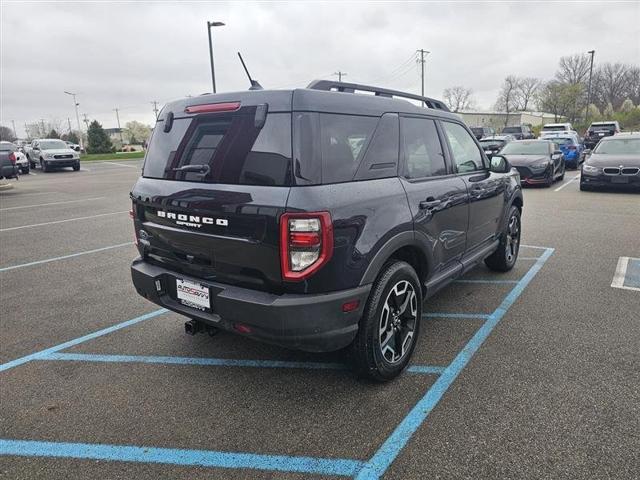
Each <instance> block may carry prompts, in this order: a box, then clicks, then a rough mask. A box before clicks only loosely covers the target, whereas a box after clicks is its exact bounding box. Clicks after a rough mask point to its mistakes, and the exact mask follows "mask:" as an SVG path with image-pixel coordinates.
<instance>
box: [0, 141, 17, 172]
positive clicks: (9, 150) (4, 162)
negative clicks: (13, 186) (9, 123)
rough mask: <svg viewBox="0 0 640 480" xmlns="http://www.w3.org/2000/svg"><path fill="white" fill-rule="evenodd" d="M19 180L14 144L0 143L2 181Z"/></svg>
mask: <svg viewBox="0 0 640 480" xmlns="http://www.w3.org/2000/svg"><path fill="white" fill-rule="evenodd" d="M2 178H18V166H17V165H16V154H15V152H14V148H13V144H11V143H9V142H0V179H2Z"/></svg>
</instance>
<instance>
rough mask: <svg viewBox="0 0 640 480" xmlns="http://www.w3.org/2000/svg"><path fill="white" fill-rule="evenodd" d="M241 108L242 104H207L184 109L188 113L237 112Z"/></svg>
mask: <svg viewBox="0 0 640 480" xmlns="http://www.w3.org/2000/svg"><path fill="white" fill-rule="evenodd" d="M239 108H240V102H226V103H206V104H204V105H192V106H190V107H187V108H185V109H184V111H185V112H186V113H213V112H235V111H236V110H238V109H239Z"/></svg>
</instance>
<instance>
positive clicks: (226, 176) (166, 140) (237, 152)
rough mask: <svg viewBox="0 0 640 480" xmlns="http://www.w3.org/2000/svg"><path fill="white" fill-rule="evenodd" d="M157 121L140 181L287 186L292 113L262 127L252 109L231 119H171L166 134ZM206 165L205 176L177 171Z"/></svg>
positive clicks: (215, 116) (224, 116)
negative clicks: (145, 178) (258, 125)
mask: <svg viewBox="0 0 640 480" xmlns="http://www.w3.org/2000/svg"><path fill="white" fill-rule="evenodd" d="M163 127H164V121H163V120H159V121H158V123H157V124H156V128H155V129H154V133H153V136H152V138H151V143H150V145H149V151H148V152H147V155H146V158H145V163H144V169H143V176H144V177H148V178H160V179H163V180H180V181H188V182H200V183H224V184H239V185H274V186H284V185H290V184H291V114H290V113H270V114H268V115H267V118H266V121H265V124H264V126H263V127H262V128H259V127H257V126H256V125H255V107H245V108H242V109H241V110H239V111H238V112H234V113H232V114H220V113H214V114H202V115H197V116H195V117H191V118H175V120H174V121H173V125H172V127H171V130H170V131H169V132H165V131H164V128H163ZM187 165H205V166H207V167H208V171H207V172H206V173H200V172H187V171H178V170H176V169H179V168H181V167H185V166H187Z"/></svg>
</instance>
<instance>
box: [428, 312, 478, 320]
mask: <svg viewBox="0 0 640 480" xmlns="http://www.w3.org/2000/svg"><path fill="white" fill-rule="evenodd" d="M422 318H460V319H469V320H486V319H488V318H489V315H488V314H486V313H439V312H429V313H423V314H422Z"/></svg>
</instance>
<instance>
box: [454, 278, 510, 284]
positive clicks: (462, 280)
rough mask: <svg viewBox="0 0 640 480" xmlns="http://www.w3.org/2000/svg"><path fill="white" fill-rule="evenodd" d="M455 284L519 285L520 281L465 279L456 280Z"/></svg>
mask: <svg viewBox="0 0 640 480" xmlns="http://www.w3.org/2000/svg"><path fill="white" fill-rule="evenodd" d="M455 283H495V284H515V283H518V280H493V279H489V278H486V279H485V278H474V279H471V278H470V279H468V280H467V279H464V278H461V279H459V280H456V281H455Z"/></svg>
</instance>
